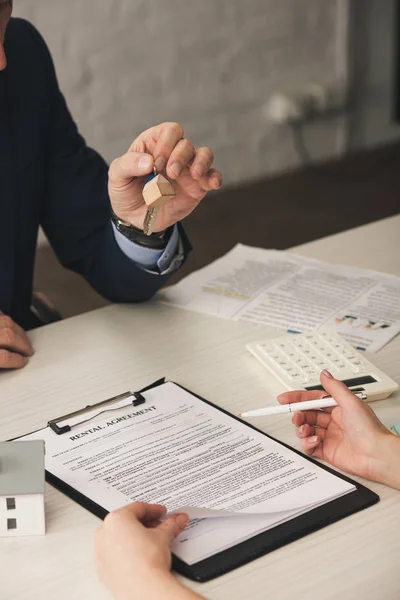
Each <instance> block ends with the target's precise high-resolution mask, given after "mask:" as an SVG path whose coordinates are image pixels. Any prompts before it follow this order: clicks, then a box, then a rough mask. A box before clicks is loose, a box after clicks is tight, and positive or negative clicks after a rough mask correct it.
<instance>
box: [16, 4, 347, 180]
mask: <svg viewBox="0 0 400 600" xmlns="http://www.w3.org/2000/svg"><path fill="white" fill-rule="evenodd" d="M338 2H339V0H330V1H329V2H328V1H326V0H325V1H321V0H229V1H222V0H201V1H196V2H195V1H194V0H56V1H55V0H34V1H33V0H18V2H15V14H16V15H18V16H23V17H25V18H27V19H28V20H30V21H31V22H33V23H34V24H35V25H36V26H37V28H38V29H39V30H40V31H41V33H42V35H43V36H44V38H45V39H46V41H47V43H48V45H49V47H50V50H51V52H52V54H53V58H54V61H55V64H56V68H57V73H58V77H59V81H60V85H61V88H62V90H63V92H64V94H65V95H66V98H67V101H68V104H69V106H70V109H71V111H72V114H73V115H74V117H75V119H76V121H77V123H78V125H79V128H80V130H81V132H82V133H83V135H84V136H85V137H86V139H87V141H88V143H90V144H91V145H92V146H94V147H95V148H96V149H97V150H99V151H100V152H101V153H102V154H103V156H104V157H105V158H106V160H108V161H111V160H112V159H113V158H115V157H116V156H118V155H120V154H122V153H123V152H124V151H125V150H126V149H127V148H128V147H129V145H130V143H131V142H132V140H133V139H134V138H135V137H136V135H137V134H138V133H140V132H141V131H142V130H144V129H145V128H147V127H149V126H151V125H153V124H157V123H160V122H162V121H165V120H174V121H179V122H180V123H181V124H182V125H183V127H184V129H185V135H186V136H187V137H190V139H192V140H193V142H194V143H195V145H197V146H199V145H203V144H207V145H209V146H211V147H212V149H213V151H214V153H215V158H216V165H217V166H218V167H219V168H220V169H221V170H222V171H223V174H224V182H225V183H230V184H232V183H236V182H241V181H243V180H246V179H252V178H257V177H262V176H263V175H265V174H267V173H270V172H273V171H277V170H282V169H284V168H287V167H291V166H295V165H297V164H298V157H297V156H296V154H295V152H294V149H293V145H292V140H291V138H290V135H289V133H288V131H287V130H286V129H285V128H283V129H282V128H276V127H273V126H271V125H269V124H268V123H266V121H265V118H264V116H263V111H262V108H263V105H264V103H265V102H266V100H267V99H268V97H269V96H270V94H271V93H272V92H273V91H275V90H276V89H281V88H291V87H295V86H296V85H298V84H301V83H302V82H308V81H312V80H317V81H318V80H320V81H324V80H327V78H328V79H335V76H336V68H337V65H336V61H337V54H336V50H337V49H336V44H337V40H338V31H337V26H338V25H337V7H338ZM342 126H343V122H342V121H341V120H340V119H337V120H335V119H333V120H332V119H331V120H324V121H322V122H320V123H318V124H314V125H312V126H310V127H309V128H308V130H307V132H306V135H307V141H308V144H309V147H310V152H311V154H312V155H313V157H315V158H316V159H321V158H325V157H329V156H332V155H334V154H335V153H336V152H337V146H338V139H339V130H340V128H341V127H342Z"/></svg>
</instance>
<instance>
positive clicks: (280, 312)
mask: <svg viewBox="0 0 400 600" xmlns="http://www.w3.org/2000/svg"><path fill="white" fill-rule="evenodd" d="M157 297H158V299H159V300H160V301H162V302H166V303H168V304H172V305H174V306H178V307H181V308H186V309H189V310H194V311H197V312H201V313H205V314H208V315H214V316H217V317H222V318H224V319H232V320H235V321H250V322H252V323H258V324H260V325H265V326H268V327H272V328H277V329H279V330H283V331H284V332H286V331H295V332H300V333H304V332H309V331H314V330H317V329H320V328H321V327H329V328H332V329H335V330H336V331H337V332H338V333H339V334H341V335H343V337H344V338H345V339H346V340H347V341H348V342H349V343H350V344H352V345H353V346H354V347H356V348H358V349H360V350H368V351H369V352H377V351H378V350H379V349H380V348H382V346H384V345H385V344H386V343H387V342H388V341H389V340H391V339H392V338H393V337H394V336H395V335H397V333H399V331H400V277H395V276H394V275H387V274H384V273H377V272H375V271H367V270H365V269H355V268H350V267H344V266H339V265H331V264H328V263H325V262H321V261H318V260H314V259H310V258H303V257H301V256H298V255H296V254H292V253H290V252H283V251H278V250H263V249H262V248H252V247H250V246H244V245H242V244H238V245H237V246H235V247H234V248H233V249H232V250H231V251H230V252H228V253H227V254H226V255H225V256H223V257H222V258H220V259H218V260H216V261H215V262H213V263H211V264H210V265H208V266H207V267H204V268H203V269H200V270H199V271H196V272H195V273H192V274H191V275H188V276H187V277H185V279H183V280H182V281H180V282H179V283H177V284H176V285H174V286H171V287H169V288H166V289H165V290H161V291H160V292H158V294H157Z"/></svg>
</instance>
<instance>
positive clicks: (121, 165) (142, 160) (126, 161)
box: [108, 152, 154, 186]
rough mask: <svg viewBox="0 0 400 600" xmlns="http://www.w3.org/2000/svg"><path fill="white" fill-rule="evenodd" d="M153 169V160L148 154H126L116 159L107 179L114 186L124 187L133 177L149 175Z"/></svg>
mask: <svg viewBox="0 0 400 600" xmlns="http://www.w3.org/2000/svg"><path fill="white" fill-rule="evenodd" d="M153 167H154V160H153V157H152V156H151V155H150V154H145V153H142V152H127V153H126V154H124V155H123V156H120V157H119V158H116V159H115V160H113V162H112V163H111V165H110V169H109V171H108V177H109V180H110V183H112V184H114V185H117V186H118V185H125V184H126V183H129V182H130V181H132V179H133V178H134V177H143V176H144V175H147V174H149V173H150V172H151V171H152V169H153Z"/></svg>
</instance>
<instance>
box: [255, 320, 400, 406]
mask: <svg viewBox="0 0 400 600" xmlns="http://www.w3.org/2000/svg"><path fill="white" fill-rule="evenodd" d="M246 348H247V349H248V350H249V351H250V352H251V353H252V354H254V356H255V357H256V358H258V360H259V361H260V362H261V363H262V364H263V365H264V367H266V368H267V369H268V371H269V372H270V374H272V375H273V376H274V377H275V378H276V379H278V380H279V382H280V383H281V384H282V385H283V388H284V389H283V390H282V391H287V390H297V389H304V390H322V389H323V388H322V386H321V383H320V380H319V374H320V372H321V371H322V370H323V369H328V371H330V372H331V373H332V375H333V376H334V377H335V378H336V379H340V380H341V381H343V383H345V384H346V385H347V386H348V387H349V388H350V389H353V390H358V391H365V392H366V393H367V396H368V401H370V400H381V399H383V398H387V397H388V396H389V395H390V394H391V393H392V392H394V391H396V390H397V389H398V388H399V386H398V385H397V383H396V382H395V381H393V380H392V379H390V377H388V376H387V375H385V373H383V372H382V371H380V370H379V369H378V368H377V367H375V366H374V365H373V364H372V363H370V362H369V361H368V360H367V359H366V358H365V357H364V356H363V355H362V354H360V353H359V352H357V350H355V349H354V348H353V347H352V346H350V344H348V343H347V342H346V341H345V340H344V339H343V338H342V337H341V336H339V335H338V334H337V333H336V332H335V331H331V330H323V329H320V330H318V331H316V332H313V333H300V334H286V335H283V336H281V337H278V338H273V339H268V340H264V341H260V342H253V343H251V344H247V346H246Z"/></svg>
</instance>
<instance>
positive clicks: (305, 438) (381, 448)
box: [276, 371, 400, 489]
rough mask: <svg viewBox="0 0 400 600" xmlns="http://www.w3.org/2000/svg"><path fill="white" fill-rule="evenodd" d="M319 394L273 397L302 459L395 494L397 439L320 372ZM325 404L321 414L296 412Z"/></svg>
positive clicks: (399, 469)
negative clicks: (317, 461) (297, 441)
mask: <svg viewBox="0 0 400 600" xmlns="http://www.w3.org/2000/svg"><path fill="white" fill-rule="evenodd" d="M320 379H321V384H322V386H323V388H324V390H325V391H326V392H327V394H328V395H329V396H330V398H323V399H321V391H320V390H319V391H318V390H314V391H298V392H286V393H284V394H281V395H280V396H278V402H279V403H280V404H281V405H282V406H279V407H276V408H277V409H278V410H279V409H282V408H284V409H287V410H288V406H289V405H291V410H288V412H293V415H292V423H293V424H294V425H295V426H296V428H297V436H298V437H299V438H300V440H301V446H302V449H303V451H304V452H305V453H306V454H309V455H312V456H314V457H315V458H321V459H323V460H325V461H327V462H329V463H330V464H332V465H334V466H335V467H337V468H338V469H341V470H343V471H347V472H349V473H352V474H354V475H360V476H361V477H366V478H367V479H372V480H375V481H379V482H381V483H386V484H387V485H390V486H392V487H396V488H398V489H400V466H399V465H400V438H399V437H397V436H395V435H393V434H392V433H391V432H390V431H389V430H388V429H387V428H386V427H385V426H384V425H383V424H382V423H381V422H380V421H379V419H378V417H377V416H376V415H375V413H374V411H373V410H372V408H371V407H370V406H369V405H368V404H367V403H366V402H364V401H363V400H361V399H360V398H358V397H357V396H356V395H354V394H353V393H352V392H351V391H350V390H349V389H348V388H347V387H346V386H345V384H344V383H342V382H341V381H338V380H337V379H334V378H333V377H332V375H331V374H330V373H329V372H328V371H322V373H321V377H320ZM317 399H318V400H319V404H321V402H326V403H329V406H325V407H322V406H319V409H321V408H323V410H315V409H314V410H301V411H295V410H294V408H295V405H296V404H298V403H302V402H309V401H312V400H314V401H315V400H317Z"/></svg>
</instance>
